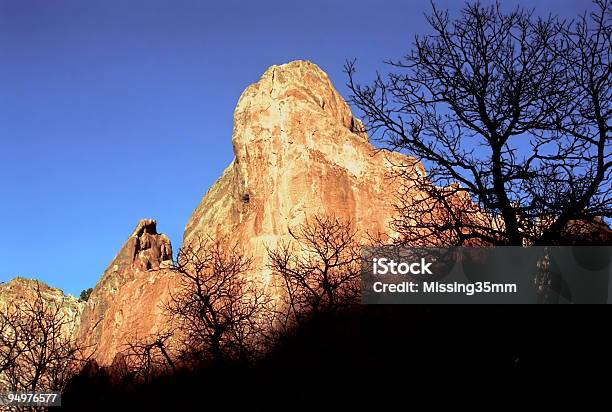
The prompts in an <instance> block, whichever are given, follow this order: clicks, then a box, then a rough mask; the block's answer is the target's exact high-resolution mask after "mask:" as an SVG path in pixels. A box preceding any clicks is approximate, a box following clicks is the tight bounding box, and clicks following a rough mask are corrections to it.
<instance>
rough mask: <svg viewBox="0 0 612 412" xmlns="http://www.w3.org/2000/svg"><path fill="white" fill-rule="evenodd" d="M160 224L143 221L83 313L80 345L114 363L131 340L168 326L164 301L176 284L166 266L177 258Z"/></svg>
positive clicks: (99, 284) (96, 355)
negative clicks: (174, 257)
mask: <svg viewBox="0 0 612 412" xmlns="http://www.w3.org/2000/svg"><path fill="white" fill-rule="evenodd" d="M156 226H157V225H156V222H155V221H154V220H141V221H140V222H139V223H138V226H137V227H136V229H135V230H134V232H133V233H132V234H131V235H130V237H129V238H128V239H127V241H126V242H125V244H124V245H123V247H122V248H121V249H120V250H119V253H117V256H115V258H114V259H113V261H112V262H111V264H110V265H109V266H108V268H107V269H106V271H105V272H104V274H103V275H102V277H101V279H100V280H99V281H98V284H97V285H96V287H95V288H94V290H93V292H92V293H91V296H90V298H89V300H88V301H87V304H86V305H85V307H84V309H83V313H82V315H81V327H80V331H79V340H80V343H81V344H83V345H86V346H89V347H90V348H92V349H93V350H95V355H94V357H95V359H96V360H97V361H98V362H99V363H100V364H110V363H111V362H112V360H113V358H114V356H115V354H116V353H118V352H120V351H121V348H122V346H123V345H124V344H125V343H126V342H127V341H128V340H129V339H131V338H133V337H136V336H139V335H143V334H148V333H152V332H155V331H156V328H158V327H162V326H163V324H164V321H163V313H162V308H161V307H160V303H162V302H163V301H164V300H165V299H166V297H167V293H168V290H169V287H170V285H171V284H172V279H171V274H170V273H168V271H166V270H164V269H163V268H164V266H165V265H167V264H169V263H170V262H171V260H172V247H171V245H170V240H169V239H168V238H167V237H166V236H165V235H163V234H158V233H157V229H156Z"/></svg>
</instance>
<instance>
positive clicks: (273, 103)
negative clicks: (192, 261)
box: [183, 61, 424, 281]
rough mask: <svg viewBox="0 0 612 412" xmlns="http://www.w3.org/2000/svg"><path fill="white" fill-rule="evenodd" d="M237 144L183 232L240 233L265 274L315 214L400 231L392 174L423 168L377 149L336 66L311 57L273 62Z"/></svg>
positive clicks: (235, 136)
mask: <svg viewBox="0 0 612 412" xmlns="http://www.w3.org/2000/svg"><path fill="white" fill-rule="evenodd" d="M232 144H233V148H234V154H235V159H234V160H233V162H232V163H231V164H230V165H229V167H228V168H227V169H226V170H225V171H224V173H223V175H222V176H221V178H219V180H217V182H216V183H215V184H214V185H213V186H212V187H211V188H210V189H209V190H208V192H207V193H206V194H205V196H204V198H203V199H202V201H201V203H200V205H199V206H198V207H197V209H196V210H195V211H194V213H193V215H192V216H191V218H190V219H189V222H188V223H187V226H186V228H185V233H184V238H183V242H184V244H185V245H188V244H190V243H191V242H193V241H194V240H195V239H197V238H199V237H222V236H229V235H231V238H232V239H233V240H237V241H238V242H239V243H240V244H241V245H242V246H243V247H244V248H245V250H246V252H247V253H249V254H251V255H252V256H253V259H254V262H255V264H256V267H257V268H259V270H258V271H257V274H258V275H262V279H263V280H264V281H268V280H269V278H270V277H269V273H268V271H267V270H266V269H265V267H266V263H267V253H266V247H274V246H275V245H276V244H277V243H278V242H279V241H280V240H281V239H284V238H287V237H288V235H289V232H288V229H289V228H290V227H294V226H296V225H299V224H301V223H303V222H304V221H305V219H306V218H308V217H309V216H313V215H316V214H322V215H331V216H335V217H338V218H341V219H343V220H350V221H351V222H352V223H353V224H354V225H355V227H356V229H358V230H359V231H361V233H362V234H363V235H365V234H366V232H368V233H369V234H371V235H374V234H379V233H383V234H391V235H393V233H390V229H389V223H390V221H391V219H392V216H393V214H394V213H395V209H394V205H393V194H394V193H397V190H398V187H396V186H395V185H396V183H395V182H394V181H393V180H391V179H389V178H388V177H389V175H390V173H391V172H392V170H393V168H394V167H395V166H397V165H400V164H410V165H414V173H420V174H422V173H424V170H423V167H422V166H421V165H420V163H417V162H416V161H415V160H414V159H413V158H409V157H407V156H403V155H401V154H398V153H394V152H389V151H385V150H376V149H375V148H374V147H373V146H372V145H371V144H370V143H369V142H368V137H367V135H366V133H365V132H364V129H363V126H362V125H361V122H360V121H359V120H357V119H355V118H354V117H353V115H352V114H351V111H350V109H349V107H348V105H347V104H346V102H345V101H344V100H343V99H342V97H341V96H340V95H339V94H338V92H337V91H336V90H335V89H334V87H333V85H332V84H331V82H330V80H329V78H328V76H327V75H326V74H325V73H324V72H323V71H322V70H321V69H320V68H319V67H318V66H316V65H315V64H313V63H310V62H307V61H294V62H291V63H288V64H284V65H281V66H272V67H270V68H269V69H268V70H267V71H266V72H265V73H264V74H263V76H262V77H261V78H260V79H259V81H258V82H257V83H255V84H252V85H251V86H249V87H248V88H247V89H246V90H245V91H244V93H243V94H242V96H241V97H240V100H239V101H238V104H237V107H236V110H235V112H234V129H233V133H232ZM418 195H419V194H418V193H414V196H418Z"/></svg>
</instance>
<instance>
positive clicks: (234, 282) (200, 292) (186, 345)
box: [165, 239, 270, 363]
mask: <svg viewBox="0 0 612 412" xmlns="http://www.w3.org/2000/svg"><path fill="white" fill-rule="evenodd" d="M251 269H252V260H251V258H248V257H246V256H244V254H243V251H242V250H241V249H240V248H239V247H238V245H237V244H236V243H230V242H229V241H226V240H212V239H199V240H197V241H195V242H194V243H192V244H190V245H188V246H186V247H183V248H181V249H180V250H179V253H178V257H177V259H176V261H175V263H174V264H173V266H172V267H171V268H170V270H171V271H172V272H174V273H175V274H177V275H178V277H179V287H178V291H177V292H176V293H175V294H173V295H172V296H171V298H170V300H169V302H168V303H167V304H166V305H165V310H166V312H167V314H168V315H169V316H170V318H171V319H173V320H174V321H175V324H176V328H175V331H176V333H175V336H176V337H177V338H178V339H179V340H180V344H179V346H180V347H181V353H182V361H184V362H206V361H212V362H217V363H218V362H221V361H225V360H232V359H247V358H249V357H250V356H252V355H253V353H254V352H255V351H256V349H257V345H258V339H259V334H258V332H259V330H260V322H261V320H262V318H263V317H264V316H265V312H266V310H267V309H268V305H269V303H270V297H269V296H268V294H267V293H266V291H265V288H263V287H262V285H259V284H257V283H256V281H254V280H250V279H249V272H250V270H251Z"/></svg>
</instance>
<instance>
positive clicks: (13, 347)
mask: <svg viewBox="0 0 612 412" xmlns="http://www.w3.org/2000/svg"><path fill="white" fill-rule="evenodd" d="M63 303H64V302H63V301H56V302H48V301H45V299H44V297H43V294H42V292H41V289H40V284H38V283H37V288H36V294H35V296H34V299H33V300H23V301H19V302H11V303H9V304H7V305H6V306H4V307H2V308H0V388H1V389H3V390H11V391H48V390H54V391H62V390H63V389H64V387H65V385H66V383H67V382H68V380H69V379H70V378H71V377H72V376H73V375H74V374H75V373H76V372H78V369H79V368H80V367H81V366H82V364H83V362H85V361H86V360H87V359H86V358H85V356H84V355H83V348H82V347H80V346H79V345H77V343H76V340H75V339H74V338H73V328H74V320H75V319H74V318H73V317H72V316H70V315H68V314H67V313H66V311H65V310H64V304H63Z"/></svg>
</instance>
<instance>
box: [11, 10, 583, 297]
mask: <svg viewBox="0 0 612 412" xmlns="http://www.w3.org/2000/svg"><path fill="white" fill-rule="evenodd" d="M502 3H503V5H504V6H505V7H511V6H514V5H516V4H522V5H525V6H528V7H533V6H535V5H537V8H536V10H537V11H538V12H540V13H548V12H552V13H554V14H559V15H562V16H573V15H575V14H576V13H577V12H578V11H579V10H583V9H584V8H587V7H590V3H589V2H588V1H587V0H542V1H535V0H532V1H527V0H505V1H503V2H502ZM381 4H384V6H382V5H381ZM438 4H439V5H440V6H442V7H447V8H451V9H454V10H456V9H457V8H458V7H460V6H461V2H460V1H453V0H444V1H443V0H441V1H438ZM428 9H429V1H426V0H414V1H407V0H406V1H381V0H378V1H376V0H369V1H364V0H344V1H339V0H336V1H334V0H308V1H306V0H302V1H289V0H285V1H266V0H260V1H228V0H225V1H216V2H215V1H211V0H207V1H204V0H201V1H180V0H168V1H157V0H146V1H144V0H142V1H136V0H131V1H130V0H120V1H117V0H104V1H93V0H74V1H62V0H39V1H31V0H0V143H1V149H0V176H1V177H2V186H1V188H0V224H1V225H0V229H1V236H0V281H7V280H9V279H11V278H13V277H15V276H18V275H20V276H27V277H36V278H39V279H41V280H43V281H45V282H47V283H49V284H50V285H52V286H56V287H59V288H61V289H63V290H64V291H65V292H67V293H72V294H78V293H79V292H80V290H82V289H84V288H87V287H91V286H94V285H95V283H96V281H97V280H98V278H99V277H100V275H101V274H102V272H103V271H104V269H105V268H106V266H107V265H108V263H109V262H110V261H111V259H112V258H113V256H114V255H115V253H116V252H117V250H118V249H119V247H120V246H121V245H122V244H123V242H124V241H125V239H126V238H127V236H128V235H129V234H130V233H131V231H132V229H133V228H134V226H135V225H136V223H137V221H138V220H139V219H140V218H145V217H146V218H155V219H157V220H158V229H159V230H160V231H162V232H164V233H166V234H167V235H168V236H169V237H170V239H171V240H172V244H173V247H174V248H175V250H176V249H177V248H178V247H179V246H180V243H181V238H182V232H183V229H184V226H185V223H186V222H187V219H188V218H189V215H190V214H191V212H192V211H193V209H194V208H195V207H196V206H197V204H198V202H199V201H200V198H201V197H202V195H203V194H204V193H205V192H206V190H207V189H208V187H209V186H210V185H211V184H212V183H213V182H214V181H215V180H216V179H217V177H219V176H220V174H221V173H222V171H223V169H224V168H225V167H226V166H227V165H228V164H229V162H230V161H231V159H232V158H233V153H232V149H231V131H232V113H233V110H234V106H235V104H236V102H237V100H238V97H239V96H240V93H241V92H242V90H243V89H244V88H245V87H246V86H247V85H248V84H250V83H252V82H254V81H256V80H257V79H258V78H259V76H260V75H261V74H262V73H263V72H264V70H265V69H266V68H267V67H268V66H270V65H272V64H280V63H285V62H288V61H290V60H294V59H308V60H311V61H313V62H315V63H317V64H318V65H319V66H321V67H322V68H323V69H324V70H326V71H327V73H328V74H329V75H330V77H331V79H332V81H333V82H334V83H335V85H336V87H337V88H338V89H339V91H340V92H341V93H342V94H343V95H345V96H346V95H347V93H346V88H345V87H344V82H345V80H346V79H345V77H344V75H343V73H342V66H343V64H344V61H345V59H347V58H352V57H356V58H358V61H359V69H360V72H361V73H362V74H364V75H366V74H371V73H373V72H374V70H375V69H376V68H377V67H381V61H382V60H383V59H385V58H389V57H400V56H401V55H402V54H403V53H404V52H405V51H406V50H407V49H408V47H409V43H410V40H411V38H412V37H413V36H414V34H415V33H423V32H424V31H425V30H426V25H425V21H424V18H423V13H424V12H425V11H427V10H428ZM366 78H367V77H366Z"/></svg>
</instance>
